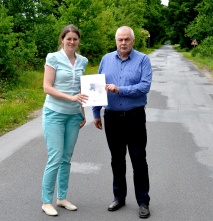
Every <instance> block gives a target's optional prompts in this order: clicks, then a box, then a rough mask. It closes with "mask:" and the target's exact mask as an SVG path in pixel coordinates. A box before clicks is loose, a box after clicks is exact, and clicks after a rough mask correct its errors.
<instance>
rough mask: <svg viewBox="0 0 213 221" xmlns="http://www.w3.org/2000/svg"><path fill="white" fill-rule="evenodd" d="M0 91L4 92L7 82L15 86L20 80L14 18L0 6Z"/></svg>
mask: <svg viewBox="0 0 213 221" xmlns="http://www.w3.org/2000/svg"><path fill="white" fill-rule="evenodd" d="M0 15H1V17H0V52H1V53H0V83H1V86H0V90H2V87H3V84H4V82H5V81H7V82H8V84H15V83H16V81H17V78H18V72H16V74H14V73H15V69H16V65H15V63H14V61H15V59H16V57H15V55H14V53H13V48H14V47H15V46H16V44H17V43H18V39H17V34H16V33H13V32H12V28H13V25H14V24H13V23H12V17H11V16H7V9H6V8H5V7H4V6H3V5H1V6H0Z"/></svg>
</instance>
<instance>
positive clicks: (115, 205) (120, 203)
mask: <svg viewBox="0 0 213 221" xmlns="http://www.w3.org/2000/svg"><path fill="white" fill-rule="evenodd" d="M124 205H125V201H119V200H114V201H113V202H112V203H111V204H110V205H109V207H108V210H109V211H116V210H118V209H120V208H121V207H122V206H124Z"/></svg>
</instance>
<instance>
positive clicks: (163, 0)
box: [161, 0, 169, 5]
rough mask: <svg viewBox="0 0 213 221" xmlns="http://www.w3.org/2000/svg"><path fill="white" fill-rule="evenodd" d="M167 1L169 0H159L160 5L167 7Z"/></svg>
mask: <svg viewBox="0 0 213 221" xmlns="http://www.w3.org/2000/svg"><path fill="white" fill-rule="evenodd" d="M168 1H169V0H161V3H162V4H164V5H168Z"/></svg>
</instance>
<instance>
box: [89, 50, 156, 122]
mask: <svg viewBox="0 0 213 221" xmlns="http://www.w3.org/2000/svg"><path fill="white" fill-rule="evenodd" d="M98 73H99V74H101V73H102V74H105V76H106V84H114V85H116V86H117V87H118V88H119V93H118V94H116V93H112V92H108V94H107V97H108V105H107V106H105V108H106V109H108V110H113V111H128V110H131V109H133V108H136V107H140V106H145V105H146V104H147V93H148V92H149V90H150V87H151V81H152V67H151V63H150V59H149V57H148V56H147V55H145V54H143V53H141V52H138V51H136V50H134V49H132V51H131V53H130V54H129V57H128V58H127V59H126V60H122V59H121V58H120V56H119V54H118V51H114V52H111V53H108V54H106V55H105V56H104V57H103V58H102V60H101V63H100V67H99V70H98ZM101 108H102V107H101V106H96V107H93V108H92V109H93V116H94V118H100V110H101Z"/></svg>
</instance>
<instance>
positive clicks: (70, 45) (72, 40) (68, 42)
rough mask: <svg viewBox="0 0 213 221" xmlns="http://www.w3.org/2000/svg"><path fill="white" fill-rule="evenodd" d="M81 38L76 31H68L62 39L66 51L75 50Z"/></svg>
mask: <svg viewBox="0 0 213 221" xmlns="http://www.w3.org/2000/svg"><path fill="white" fill-rule="evenodd" d="M79 42H80V39H79V37H78V35H77V34H76V33H75V32H68V33H67V34H66V35H65V37H64V39H62V43H63V48H64V51H66V52H68V53H70V52H75V51H76V49H77V48H78V45H79Z"/></svg>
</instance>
